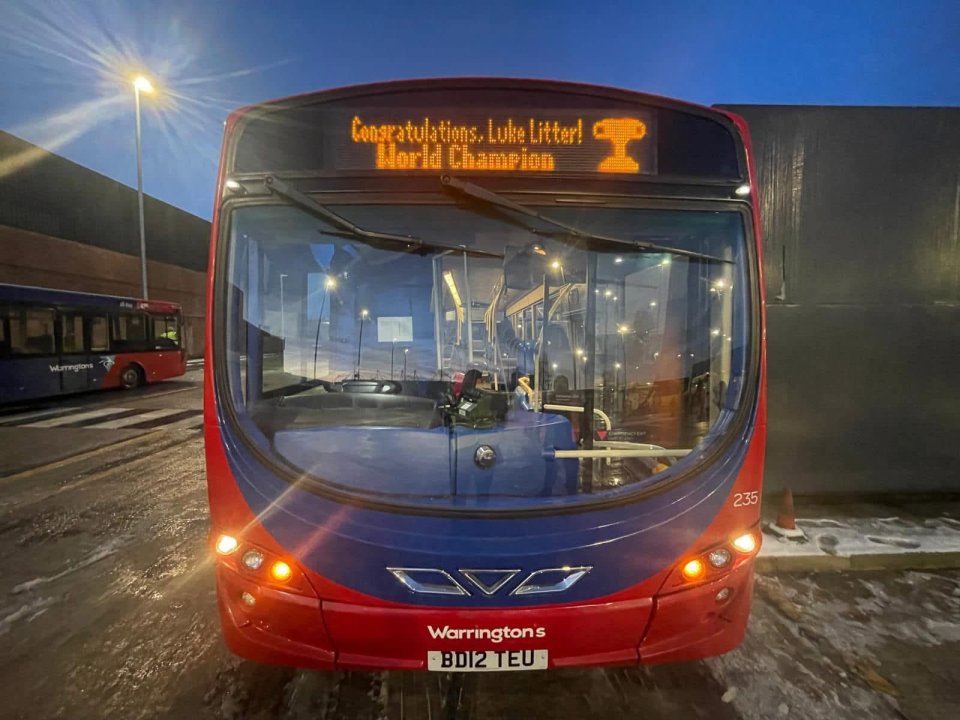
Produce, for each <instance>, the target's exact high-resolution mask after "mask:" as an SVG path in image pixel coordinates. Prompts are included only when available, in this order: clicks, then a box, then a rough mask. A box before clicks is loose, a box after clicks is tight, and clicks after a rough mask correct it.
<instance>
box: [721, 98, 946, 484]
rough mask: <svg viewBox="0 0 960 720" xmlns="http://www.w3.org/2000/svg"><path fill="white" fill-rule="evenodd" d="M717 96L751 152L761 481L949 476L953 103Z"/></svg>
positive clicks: (918, 480) (911, 480) (941, 479)
mask: <svg viewBox="0 0 960 720" xmlns="http://www.w3.org/2000/svg"><path fill="white" fill-rule="evenodd" d="M722 107H725V108H727V109H730V110H733V111H734V112H737V113H739V114H741V115H743V116H744V117H745V118H746V119H747V122H748V123H749V124H750V127H751V132H752V135H753V140H754V150H755V159H756V163H757V174H758V181H759V188H758V190H759V195H760V201H761V209H762V213H763V225H764V228H763V230H764V248H765V257H764V268H765V271H766V283H767V288H766V289H767V303H768V305H767V314H768V318H769V333H768V339H769V365H770V376H769V380H770V382H769V388H770V428H769V443H768V452H767V457H768V465H767V467H768V475H767V480H768V485H767V488H768V490H771V489H777V488H779V487H782V486H784V485H790V486H791V487H792V488H793V489H794V490H795V491H799V492H816V493H821V492H827V493H832V492H890V491H895V492H910V491H935V490H954V491H960V373H958V369H960V108H845V107H796V106H750V105H730V106H722Z"/></svg>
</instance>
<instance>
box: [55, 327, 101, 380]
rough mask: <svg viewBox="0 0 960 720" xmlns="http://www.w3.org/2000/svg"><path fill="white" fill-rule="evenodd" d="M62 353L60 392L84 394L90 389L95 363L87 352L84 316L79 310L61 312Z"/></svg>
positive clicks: (60, 335)
mask: <svg viewBox="0 0 960 720" xmlns="http://www.w3.org/2000/svg"><path fill="white" fill-rule="evenodd" d="M57 331H58V333H57V334H58V336H59V337H58V338H57V339H58V341H59V342H58V345H59V351H60V392H64V393H74V392H82V391H84V390H87V389H89V388H90V382H91V379H92V376H93V372H92V371H93V361H92V358H91V357H90V355H89V353H88V351H87V342H86V336H85V333H84V316H83V313H81V312H80V311H78V310H61V311H60V313H59V318H58V328H57Z"/></svg>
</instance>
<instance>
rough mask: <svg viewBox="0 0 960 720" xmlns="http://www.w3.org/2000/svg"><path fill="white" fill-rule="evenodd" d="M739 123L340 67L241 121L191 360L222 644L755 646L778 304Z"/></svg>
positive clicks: (312, 662) (653, 101) (675, 105)
mask: <svg viewBox="0 0 960 720" xmlns="http://www.w3.org/2000/svg"><path fill="white" fill-rule="evenodd" d="M753 186H754V183H753V177H752V171H751V159H750V144H749V139H748V133H747V128H746V126H745V124H744V122H743V121H742V120H741V119H740V118H739V117H737V116H735V115H732V114H730V113H726V112H722V111H719V110H715V109H710V108H706V107H699V106H696V105H691V104H686V103H681V102H677V101H673V100H667V99H663V98H659V97H653V96H650V95H644V94H639V93H636V92H628V91H625V90H617V89H611V88H605V87H594V86H587V85H579V84H567V83H560V82H543V81H526V80H503V79H460V80H440V79H438V80H424V81H404V82H395V83H387V84H373V85H365V86H358V87H348V88H343V89H337V90H330V91H325V92H318V93H314V94H308V95H303V96H299V97H294V98H290V99H284V100H279V101H275V102H268V103H264V104H259V105H255V106H252V107H248V108H245V109H242V110H239V111H237V112H235V113H234V114H233V115H231V116H230V118H229V120H228V121H227V124H226V131H225V139H224V146H223V153H222V158H221V169H220V176H219V184H218V187H217V196H216V211H215V216H214V222H213V228H212V249H211V255H210V268H211V272H210V284H209V295H208V335H207V345H206V348H207V349H206V353H207V355H206V362H207V368H208V372H207V374H206V377H205V438H206V464H207V476H208V487H209V499H210V508H211V516H212V535H211V552H212V553H213V554H214V557H215V559H216V578H217V588H218V590H217V594H218V603H219V609H220V617H221V621H222V627H223V632H224V634H225V637H226V641H227V644H228V646H229V647H230V648H231V649H232V650H233V652H235V653H236V654H238V655H240V656H243V657H246V658H250V659H253V660H257V661H261V662H265V663H274V664H285V665H293V666H300V667H311V668H339V669H364V668H366V669H424V670H433V671H442V672H449V671H466V670H471V671H483V670H516V669H542V668H556V667H562V666H587V665H612V664H630V663H638V662H640V663H654V662H665V661H676V660H688V659H693V658H701V657H705V656H709V655H715V654H718V653H723V652H726V651H728V650H730V649H732V648H734V647H736V646H737V645H738V643H739V642H740V641H741V639H742V637H743V635H744V631H745V627H746V624H747V618H748V615H749V610H750V603H751V590H752V585H753V566H754V558H755V556H756V553H757V551H758V549H759V545H760V534H759V530H758V522H759V498H760V490H761V483H762V474H763V456H764V438H765V427H766V410H765V401H764V340H763V339H764V315H763V293H762V287H763V286H762V283H761V277H760V273H761V270H760V235H759V223H758V215H757V203H756V199H755V197H754V193H753Z"/></svg>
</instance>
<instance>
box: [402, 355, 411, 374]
mask: <svg viewBox="0 0 960 720" xmlns="http://www.w3.org/2000/svg"><path fill="white" fill-rule="evenodd" d="M408 352H410V348H404V349H403V379H404V380H406V379H407V353H408Z"/></svg>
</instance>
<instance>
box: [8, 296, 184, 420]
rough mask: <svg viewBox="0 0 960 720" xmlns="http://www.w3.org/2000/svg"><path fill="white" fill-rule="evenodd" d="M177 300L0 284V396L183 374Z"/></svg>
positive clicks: (32, 395)
mask: <svg viewBox="0 0 960 720" xmlns="http://www.w3.org/2000/svg"><path fill="white" fill-rule="evenodd" d="M182 336H183V320H182V315H181V311H180V306H179V305H177V304H176V303H170V302H159V301H155V300H150V301H147V300H137V299H134V298H126V297H115V296H112V295H96V294H93V293H81V292H71V291H68V290H51V289H48V288H39V287H27V286H23V285H4V284H0V403H12V402H21V401H27V400H36V399H38V398H46V397H51V396H54V395H65V394H69V393H79V392H86V391H88V390H100V389H106V388H124V389H131V388H134V387H137V386H138V385H142V384H144V383H151V382H157V381H160V380H166V379H168V378H173V377H177V376H179V375H183V374H184V372H186V362H187V360H186V355H185V353H184V351H183V348H182V347H181V344H180V338H181V337H182Z"/></svg>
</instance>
